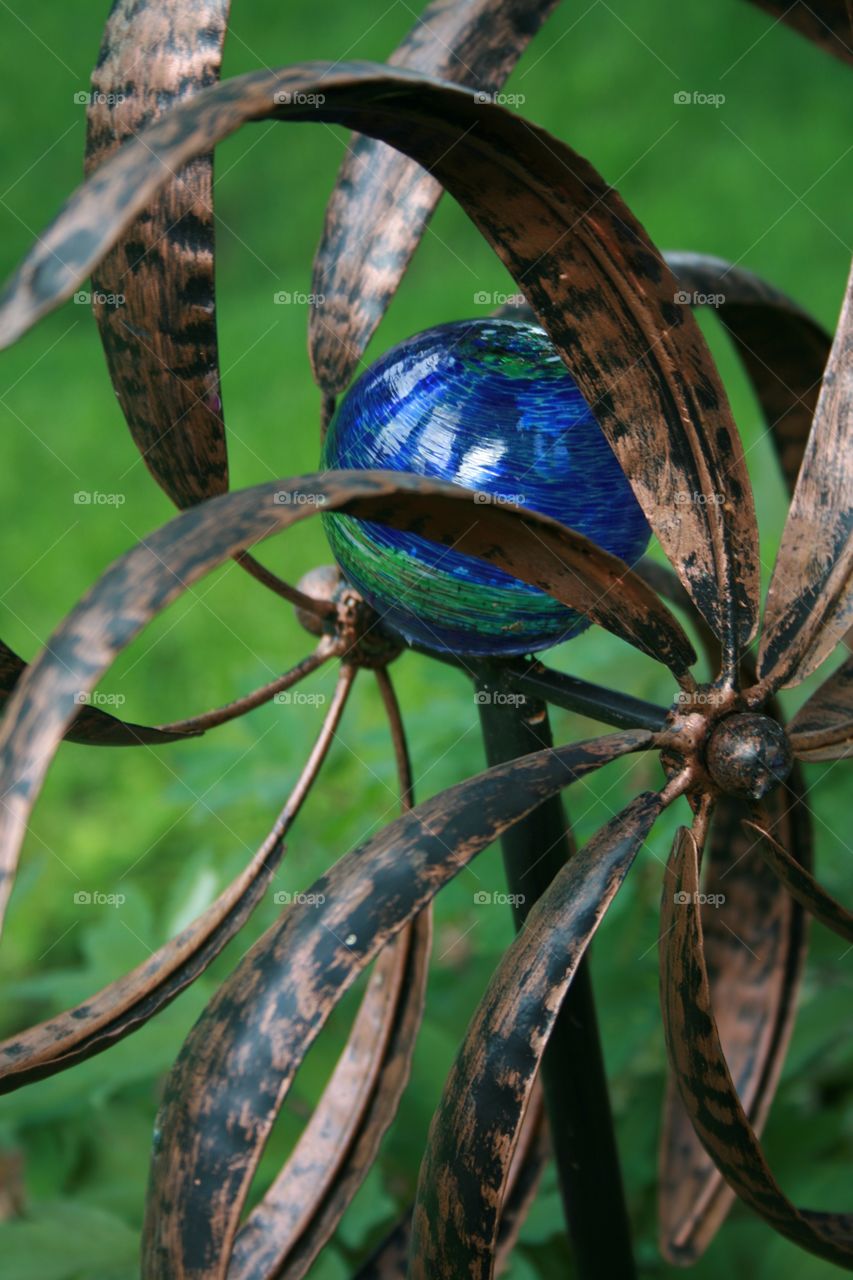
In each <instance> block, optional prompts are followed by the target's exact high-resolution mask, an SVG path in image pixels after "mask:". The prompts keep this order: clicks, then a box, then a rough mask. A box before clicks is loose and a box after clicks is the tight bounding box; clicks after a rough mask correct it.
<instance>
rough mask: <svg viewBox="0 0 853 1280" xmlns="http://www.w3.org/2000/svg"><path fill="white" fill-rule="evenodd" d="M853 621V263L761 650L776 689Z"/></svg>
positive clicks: (816, 660)
mask: <svg viewBox="0 0 853 1280" xmlns="http://www.w3.org/2000/svg"><path fill="white" fill-rule="evenodd" d="M851 623H853V270H851V274H850V277H849V279H848V282H847V293H846V296H845V300H844V305H843V307H842V309H841V317H840V319H839V321H838V329H837V331H836V334H835V339H834V341H833V344H832V351H831V353H830V357H829V361H828V363H827V366H826V372H825V374H824V378H823V385H822V387H821V390H820V398H819V400H818V405H817V410H816V412H815V419H814V427H813V429H812V433H811V436H810V437H809V443H808V448H807V449H806V454H805V457H804V459H803V465H802V469H801V471H800V477H799V480H798V481H797V487H796V490H795V491H794V497H793V500H792V502H791V510H790V511H789V513H788V519H787V521H786V523H785V528H784V530H783V532H782V542H781V545H780V547H779V553H778V555H777V557H776V564H775V567H774V569H773V576H772V578H771V579H770V587H769V590H768V593H767V605H766V608H765V611H764V622H763V626H762V632H761V643H760V646H759V651H758V674H759V676H760V677H761V681H762V685H763V686H764V687H765V688H767V689H770V690H771V691H772V690H774V689H778V688H780V687H781V688H788V687H790V686H791V685H796V684H799V683H800V682H801V681H802V680H805V678H806V676H808V675H811V673H812V671H814V670H815V669H816V668H817V667H819V666H820V664H821V663H822V662H823V660H824V658H826V657H827V656H828V655H829V654H830V653H831V652H832V650H833V649H834V648H835V646H836V644H838V642H839V641H840V640H843V639H844V636H845V633H846V632H847V631H848V630H849V628H850V625H851Z"/></svg>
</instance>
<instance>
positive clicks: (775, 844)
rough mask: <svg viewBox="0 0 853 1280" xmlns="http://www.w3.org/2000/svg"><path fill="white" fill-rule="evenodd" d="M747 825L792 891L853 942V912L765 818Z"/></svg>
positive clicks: (817, 916)
mask: <svg viewBox="0 0 853 1280" xmlns="http://www.w3.org/2000/svg"><path fill="white" fill-rule="evenodd" d="M745 825H746V826H747V827H749V828H750V829H751V830H753V831H754V832H755V833H756V834H757V835H758V836H759V837H760V839H759V847H760V849H761V852H762V854H763V856H764V859H765V861H766V862H767V865H768V866H769V867H770V868H771V870H772V871H773V872H774V873H775V874H776V875H777V876H778V877H779V880H780V881H781V882H782V884H783V885H784V886H785V888H786V889H787V891H788V893H790V894H791V896H792V897H793V898H794V899H796V901H797V902H799V904H800V906H802V907H805V909H806V911H808V913H809V914H810V915H811V916H813V917H814V919H815V920H817V921H818V922H819V923H820V924H822V925H825V926H826V928H827V929H831V930H832V932H833V933H837V934H838V936H839V937H840V938H844V940H845V941H846V942H853V912H850V911H848V910H847V908H846V907H842V905H841V903H840V902H838V901H837V899H835V898H833V896H832V894H831V893H827V891H826V889H824V888H823V887H822V885H820V884H819V883H818V881H817V880H815V878H814V876H813V875H811V874H810V872H809V871H808V870H807V868H805V867H803V866H801V865H800V863H799V862H798V861H797V859H796V858H794V857H792V856H791V854H790V853H789V852H788V850H787V849H786V848H785V846H784V844H782V842H781V841H779V840H777V839H774V837H773V835H772V834H771V833H770V832H769V831H768V830H767V824H766V822H765V821H761V822H747V823H746V824H745Z"/></svg>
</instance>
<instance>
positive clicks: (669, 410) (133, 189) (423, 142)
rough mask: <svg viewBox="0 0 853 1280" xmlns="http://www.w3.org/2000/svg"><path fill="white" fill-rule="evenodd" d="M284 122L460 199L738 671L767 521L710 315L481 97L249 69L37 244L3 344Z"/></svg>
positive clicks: (751, 623) (583, 185)
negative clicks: (143, 226) (255, 131)
mask: <svg viewBox="0 0 853 1280" xmlns="http://www.w3.org/2000/svg"><path fill="white" fill-rule="evenodd" d="M318 95H321V96H322V99H323V101H322V102H320V103H318V102H317V101H316V99H317V96H318ZM277 97H278V99H279V101H276V100H275V99H276V98H277ZM282 98H285V99H287V100H286V101H281V99H282ZM306 100H307V101H308V102H310V105H305V103H306ZM272 117H274V118H280V119H283V120H285V119H292V120H314V121H324V120H325V121H336V122H338V123H343V124H349V125H353V126H355V127H356V128H358V129H360V130H361V131H363V132H366V133H369V134H371V136H374V137H378V138H381V139H382V140H383V141H386V142H390V143H392V144H393V145H394V146H397V147H399V148H400V149H401V150H402V151H404V152H405V153H406V154H407V155H410V156H411V157H412V158H414V159H416V160H418V162H419V163H421V164H423V165H424V166H425V167H426V168H429V169H430V170H431V172H432V173H433V175H434V176H435V177H436V178H438V179H439V180H440V181H441V182H442V183H443V185H444V186H445V187H446V188H447V190H448V191H450V192H451V194H452V195H453V196H454V197H455V198H456V199H457V200H458V201H459V202H460V204H461V205H462V206H463V208H464V209H465V211H466V212H467V213H468V214H469V216H470V217H471V218H472V219H473V221H474V222H475V224H476V225H477V226H478V228H479V229H480V230H481V232H482V233H483V235H484V236H485V237H486V239H487V240H488V241H489V243H490V244H492V246H493V247H494V249H495V251H496V252H497V253H498V255H499V256H500V257H501V259H502V260H503V262H504V263H505V265H506V266H507V267H508V269H509V270H510V271H511V272H512V274H513V276H514V277H515V278H516V280H517V281H518V282H519V283H520V285H521V286H522V287H523V289H524V291H525V293H526V294H527V296H528V298H529V300H530V301H531V303H532V305H533V307H534V310H535V311H536V313H537V315H538V316H539V317H540V319H541V320H542V322H543V324H544V325H545V327H546V328H547V329H548V331H549V333H550V334H551V337H552V338H553V340H554V342H555V343H556V345H557V347H558V349H559V350H560V351H561V353H562V354H563V355H564V357H565V359H566V361H567V363H568V364H569V365H570V367H571V368H572V371H573V373H574V375H575V377H576V378H577V381H578V383H579V386H580V388H581V390H582V391H583V393H584V395H585V396H586V398H587V400H588V401H589V402H590V404H591V405H592V406H593V408H594V410H595V413H596V416H597V418H598V420H599V422H600V424H601V427H602V429H603V431H604V432H605V434H606V436H607V438H608V440H609V441H610V443H611V445H612V446H613V448H614V450H615V452H616V454H617V456H618V457H619V459H620V462H621V463H622V466H623V468H624V470H625V472H626V474H627V476H628V478H629V479H630V481H631V484H632V485H633V487H634V490H635V492H636V494H637V498H638V500H639V502H640V504H641V506H642V507H643V509H644V511H645V513H646V515H647V517H648V519H649V522H650V524H651V525H652V528H653V529H654V531H655V533H656V534H657V536H658V538H659V540H660V542H661V543H662V545H663V547H664V549H665V550H666V552H667V555H668V556H669V558H670V559H671V561H672V563H673V564H674V566H675V568H676V569H677V570H678V573H679V575H680V576H681V578H682V580H683V581H684V583H685V585H686V587H687V589H688V590H689V591H690V594H691V596H692V598H693V600H694V602H695V603H696V605H697V608H698V609H699V610H700V612H701V613H702V614H703V615H704V616H705V617H706V618H707V620H708V622H709V623H710V625H711V626H712V627H713V629H714V630H715V632H716V633H717V634H718V635H719V636H720V637H721V638H722V640H723V647H724V655H725V668H726V673H727V675H728V676H729V677H730V678H733V673H734V670H735V667H736V663H737V655H738V652H739V650H740V649H741V648H743V647H744V646H745V645H747V644H748V642H749V640H750V639H751V637H752V635H753V633H754V630H755V624H756V619H757V607H758V555H757V530H756V526H755V512H754V508H753V502H752V492H751V488H750V484H749V478H748V475H747V471H746V465H745V463H744V458H743V450H742V447H741V444H740V439H739V437H738V434H737V430H736V428H735V426H734V423H733V421H732V417H731V412H730V409H729V407H728V404H727V401H726V396H725V392H724V390H723V387H722V384H721V383H720V380H719V377H718V375H717V372H716V369H715V367H714V364H713V361H712V360H711V357H710V354H709V352H708V349H707V346H706V344H705V342H704V339H703V338H702V335H701V333H700V331H699V328H698V325H697V324H696V322H695V320H694V319H693V317H692V315H691V313H690V310H689V308H687V307H684V306H679V305H678V303H677V301H676V294H677V292H678V290H677V284H676V281H675V278H674V276H673V275H672V273H671V272H670V271H669V269H668V268H667V266H666V264H665V263H664V262H663V260H662V259H661V257H660V255H659V254H658V252H657V250H656V249H655V247H654V245H653V244H652V243H651V241H650V240H649V239H648V237H647V235H646V233H645V232H644V230H643V229H642V227H641V226H640V225H639V223H638V222H637V221H636V219H635V218H634V217H633V216H632V214H631V213H630V212H629V210H628V209H627V208H626V206H625V205H624V204H623V203H622V201H621V200H620V199H619V197H618V196H617V195H616V193H615V192H614V191H613V190H612V188H610V187H609V186H608V185H607V184H606V183H605V182H604V181H603V179H602V178H601V177H600V176H599V175H598V174H597V173H596V172H595V170H594V169H592V168H591V166H589V165H588V164H587V163H586V161H584V160H582V159H581V157H580V156H578V155H576V154H575V153H574V152H573V151H571V150H570V149H569V148H568V147H566V146H565V145H564V144H563V143H561V142H558V141H557V140H556V139H555V138H552V137H550V136H549V135H547V134H545V133H544V132H543V131H542V130H540V129H537V128H534V127H533V126H532V125H529V124H528V123H527V122H526V121H524V120H522V119H520V118H518V117H515V116H512V115H510V114H509V113H508V112H506V111H504V110H503V109H502V108H500V107H498V106H495V105H494V104H490V103H486V104H484V103H481V102H478V101H477V100H476V98H475V95H474V94H473V93H471V92H469V91H465V90H462V89H458V88H451V87H449V86H446V85H442V84H440V83H436V82H431V81H428V80H426V79H423V78H419V77H418V76H415V75H413V74H412V73H407V72H405V71H404V70H398V71H397V72H395V73H393V74H392V73H391V72H389V71H387V70H383V69H382V68H379V67H376V66H372V65H370V64H361V65H358V64H342V65H341V66H339V67H336V68H329V67H325V66H323V65H322V64H314V65H313V66H306V67H293V68H290V69H288V70H286V71H280V72H274V73H267V72H253V73H251V74H249V75H245V76H240V77H237V78H235V79H234V80H231V81H229V82H228V83H227V84H223V85H219V86H214V87H212V88H210V89H207V90H205V91H204V92H203V93H200V94H198V95H196V96H195V97H194V98H192V99H190V100H189V101H187V102H183V103H180V104H178V105H177V106H175V107H174V108H173V110H172V111H171V112H170V113H169V114H168V115H167V116H166V117H165V118H164V119H163V120H161V121H158V122H157V123H155V124H154V125H152V126H151V128H150V129H149V130H147V131H146V135H145V138H144V139H140V140H139V141H136V140H131V141H130V142H128V143H126V144H125V146H124V147H122V148H121V150H120V151H119V152H118V154H117V155H116V156H114V157H113V158H112V159H111V160H110V161H109V162H108V163H107V164H106V165H104V166H102V168H101V169H100V170H98V172H97V173H96V174H95V175H94V177H93V180H92V181H91V182H90V184H88V185H84V186H83V187H82V188H80V189H79V190H78V191H77V193H76V194H75V195H74V196H72V197H71V199H70V200H69V202H68V203H67V205H66V206H65V209H64V211H63V212H62V213H61V214H60V216H59V218H58V219H57V220H56V221H55V222H54V223H53V225H52V226H51V227H50V228H49V229H48V230H47V231H46V232H45V233H44V235H43V236H42V237H41V239H40V240H39V242H38V244H37V245H36V247H35V248H34V249H33V251H32V252H31V254H30V256H29V257H28V258H27V259H26V260H25V262H24V263H23V265H22V266H21V267H20V268H19V269H18V272H17V273H16V275H15V277H14V278H13V280H12V281H11V282H10V284H9V286H8V287H7V290H6V292H5V295H4V297H3V299H2V305H0V342H2V343H8V342H10V341H12V340H13V339H14V338H15V337H17V336H18V335H19V334H21V333H23V332H24V331H25V330H26V329H27V328H28V327H29V326H30V325H31V324H32V323H33V322H34V321H35V320H36V319H37V318H38V317H39V316H40V315H43V314H44V313H45V312H46V311H48V310H50V309H51V307H53V306H55V305H56V304H57V302H59V301H60V300H61V299H62V298H63V297H66V296H68V294H69V293H70V292H71V291H72V289H73V288H74V287H75V282H76V281H79V279H81V278H83V277H85V275H86V273H87V272H88V271H90V270H91V269H92V268H93V267H94V266H95V265H96V264H97V262H98V261H99V260H100V259H101V258H102V257H103V255H104V253H105V252H106V250H107V249H108V248H109V247H110V246H111V245H112V244H114V243H115V241H116V239H117V238H118V236H119V235H120V234H121V232H122V230H123V229H124V228H125V227H126V226H127V224H128V223H129V222H130V221H131V220H132V218H133V217H134V216H135V215H136V214H137V213H139V212H140V211H141V210H142V209H144V208H145V207H146V205H147V204H148V203H149V202H150V200H151V199H152V198H153V197H154V195H156V193H157V192H158V191H159V190H160V188H161V187H162V184H163V182H164V175H168V174H170V173H172V172H173V171H174V169H175V168H176V167H178V166H181V165H183V164H186V163H187V162H188V161H189V160H191V159H192V158H193V157H194V156H196V155H199V154H205V153H206V152H208V151H209V150H210V149H211V147H212V146H214V145H215V143H216V142H217V141H219V140H221V139H223V138H225V137H227V136H228V135H229V134H231V133H233V132H234V131H235V130H236V129H238V128H239V127H240V125H241V124H243V123H245V122H246V121H249V120H260V119H266V118H272ZM166 166H168V167H166Z"/></svg>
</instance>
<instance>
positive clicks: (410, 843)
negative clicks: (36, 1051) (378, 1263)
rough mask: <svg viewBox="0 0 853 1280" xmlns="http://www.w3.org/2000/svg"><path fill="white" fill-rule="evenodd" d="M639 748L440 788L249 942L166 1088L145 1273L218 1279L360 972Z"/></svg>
mask: <svg viewBox="0 0 853 1280" xmlns="http://www.w3.org/2000/svg"><path fill="white" fill-rule="evenodd" d="M650 740H651V735H649V734H646V733H643V732H634V733H625V734H613V735H610V736H608V737H605V738H596V739H593V740H592V741H590V742H587V743H579V744H575V745H573V746H569V747H561V748H558V749H557V750H552V751H542V752H538V753H536V754H535V755H531V756H528V757H525V759H524V760H517V761H512V762H511V763H509V764H507V765H501V766H498V767H497V768H494V769H490V770H487V771H486V772H485V773H482V774H480V775H478V776H477V777H476V778H472V779H469V780H468V781H466V782H462V783H459V784H457V785H456V786H454V787H451V788H450V789H449V790H447V791H444V792H441V793H440V794H439V795H437V796H434V797H433V798H432V799H431V800H428V801H426V802H425V803H424V804H421V805H419V806H418V807H417V808H415V809H413V810H411V811H410V812H409V813H407V814H405V815H404V816H403V817H401V818H399V819H397V821H396V822H393V823H391V824H390V826H388V827H386V828H385V829H384V830H383V831H382V832H381V833H380V834H379V835H378V836H376V837H375V838H374V839H373V840H371V841H370V842H369V843H368V844H366V845H363V846H361V847H360V848H357V849H354V850H352V851H351V852H350V853H347V854H346V855H345V856H344V857H343V858H342V859H341V860H340V861H339V862H338V863H337V864H336V865H335V866H334V867H332V868H331V870H330V871H328V872H327V873H326V874H325V875H324V876H322V877H321V878H320V879H319V880H318V881H317V882H316V884H315V885H314V886H313V893H314V895H315V897H316V898H322V901H315V902H306V903H300V904H295V905H294V906H293V907H291V908H290V909H289V910H288V911H287V912H286V914H285V915H284V917H283V919H282V920H281V922H280V923H278V924H276V925H274V926H273V928H272V929H270V930H268V931H267V933H266V934H264V935H263V937H262V938H261V939H259V941H258V942H257V943H256V944H255V945H254V946H253V947H252V948H251V949H250V950H249V952H248V953H247V954H246V956H244V958H243V960H242V961H241V962H240V964H239V965H238V966H237V968H236V969H235V971H234V973H233V974H232V975H231V977H230V978H229V979H228V980H227V981H226V982H225V983H224V984H223V986H222V987H220V989H219V991H218V993H217V994H216V996H215V997H214V998H213V1000H212V1001H211V1003H210V1004H209V1005H208V1007H207V1009H206V1011H205V1013H204V1014H203V1015H202V1017H201V1019H200V1020H199V1021H198V1022H197V1023H196V1026H195V1027H194V1029H193V1030H192V1031H191V1032H190V1035H189V1037H188V1038H187V1041H186V1042H185V1044H184V1048H183V1050H182V1051H181V1055H180V1057H179V1058H178V1060H177V1062H176V1064H175V1067H174V1068H173V1071H172V1074H171V1076H170V1078H169V1081H168V1083H167V1085H166V1092H165V1098H164V1103H163V1106H162V1108H161V1112H160V1116H159V1120H158V1127H159V1130H160V1133H161V1140H160V1145H159V1148H158V1150H157V1152H156V1153H155V1156H154V1160H153V1164H152V1172H151V1182H150V1189H149V1197H148V1209H147V1215H146V1228H145V1247H144V1265H143V1275H144V1276H145V1277H154V1276H160V1275H163V1274H166V1275H182V1276H184V1277H186V1278H187V1280H189V1277H198V1278H199V1280H200V1278H201V1277H202V1276H205V1277H207V1276H210V1275H212V1274H217V1275H222V1274H224V1273H225V1270H226V1268H227V1263H228V1259H229V1258H230V1256H231V1253H232V1250H233V1247H234V1240H235V1237H236V1233H237V1230H238V1227H239V1222H240V1215H241V1211H242V1207H243V1204H244V1203H245V1198H246V1195H247V1193H248V1190H249V1185H250V1183H251V1179H252V1175H253V1172H254V1168H255V1164H256V1160H257V1157H258V1155H259V1153H260V1151H261V1150H262V1148H263V1145H264V1143H265V1142H266V1139H267V1136H268V1134H269V1132H270V1129H271V1128H272V1125H273V1123H274V1120H275V1117H276V1115H277V1113H278V1110H279V1108H280V1107H281V1105H282V1102H283V1100H284V1097H285V1095H286V1093H287V1090H288V1088H289V1087H290V1084H291V1082H292V1080H293V1077H294V1075H295V1073H296V1071H297V1069H298V1067H299V1065H300V1063H301V1062H302V1061H303V1059H304V1057H305V1055H306V1054H307V1052H308V1050H309V1049H310V1047H311V1045H312V1043H313V1042H314V1040H315V1038H316V1037H317V1035H318V1034H319V1032H320V1030H321V1029H322V1027H323V1025H324V1023H325V1021H326V1019H327V1018H328V1016H329V1014H330V1013H331V1012H332V1010H333V1009H334V1008H335V1006H336V1005H337V1004H338V1002H339V1001H340V999H341V998H342V996H343V995H344V993H345V992H346V991H347V990H348V989H349V988H350V986H351V985H352V984H353V982H354V981H355V980H356V978H357V977H358V975H359V973H361V972H362V971H363V970H364V968H365V967H366V966H367V965H368V964H369V962H370V961H371V960H372V959H373V957H374V956H375V955H377V953H378V952H379V951H380V950H381V948H382V947H383V946H384V945H385V944H386V942H387V941H388V940H389V939H390V938H391V937H393V936H394V934H396V933H397V932H399V930H400V929H401V928H402V927H403V926H404V925H405V924H406V923H407V921H409V920H410V919H412V918H413V917H414V916H415V915H417V914H418V913H419V912H420V911H421V910H422V909H423V908H424V907H425V906H426V904H427V903H428V902H430V901H431V900H432V898H433V897H434V896H435V894H436V893H437V892H438V891H439V889H440V888H441V887H442V886H443V885H444V884H446V883H447V882H448V881H449V880H450V879H451V878H452V877H453V876H454V875H456V874H457V873H458V872H459V871H460V870H461V869H462V868H463V867H464V866H466V865H467V863H468V862H469V861H470V860H471V859H472V858H473V857H474V856H475V855H476V854H477V853H479V852H480V851H481V850H482V849H484V848H485V847H486V846H487V845H489V844H491V842H492V841H493V840H495V839H496V838H497V837H498V836H499V835H500V834H501V833H502V832H503V831H504V830H505V829H506V828H507V827H508V826H510V825H511V824H512V823H514V822H517V821H519V820H520V819H522V818H524V817H525V816H526V815H527V814H528V813H530V812H531V811H532V810H533V809H535V808H536V807H537V806H538V805H539V804H541V802H542V801H543V800H545V799H547V798H548V796H550V795H554V794H556V792H558V791H559V790H561V789H562V788H563V787H565V786H568V785H569V784H570V783H571V782H572V781H574V780H575V779H576V778H578V777H581V776H583V775H585V774H587V773H590V772H592V771H593V770H595V769H598V768H600V767H601V765H603V764H606V763H607V762H608V761H610V760H613V759H616V758H617V757H618V756H620V755H623V754H625V753H627V752H630V751H636V750H642V749H643V748H644V747H645V746H647V745H648V744H649V742H650ZM226 1135H227V1139H226V1140H223V1139H224V1138H225V1136H226ZM199 1223H203V1224H204V1229H203V1232H202V1233H199V1232H198V1224H199Z"/></svg>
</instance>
